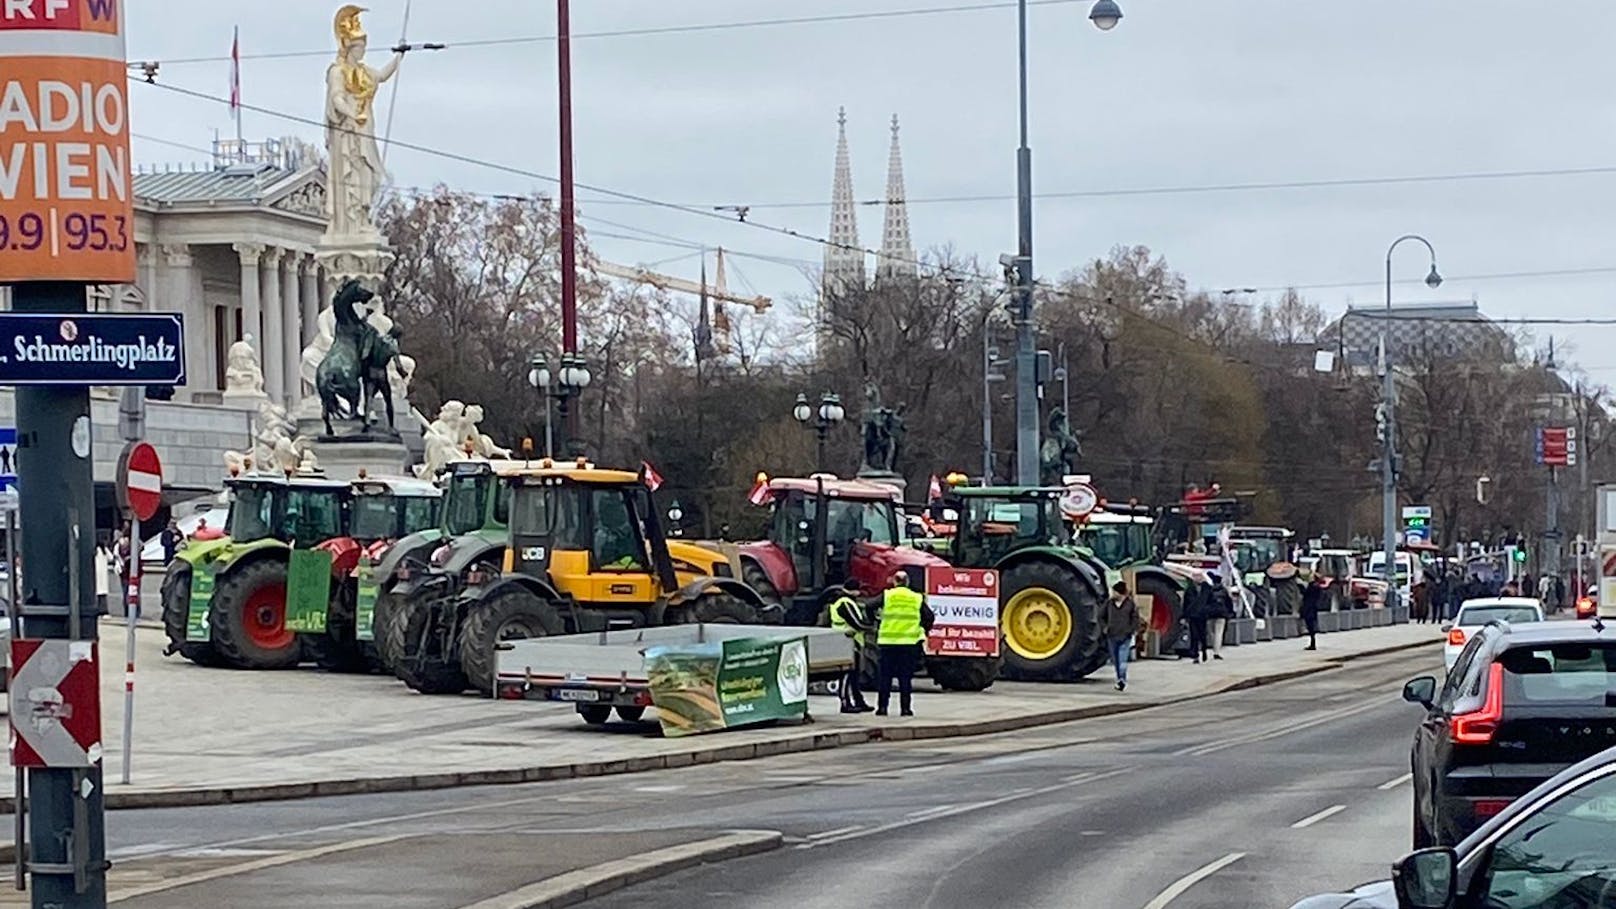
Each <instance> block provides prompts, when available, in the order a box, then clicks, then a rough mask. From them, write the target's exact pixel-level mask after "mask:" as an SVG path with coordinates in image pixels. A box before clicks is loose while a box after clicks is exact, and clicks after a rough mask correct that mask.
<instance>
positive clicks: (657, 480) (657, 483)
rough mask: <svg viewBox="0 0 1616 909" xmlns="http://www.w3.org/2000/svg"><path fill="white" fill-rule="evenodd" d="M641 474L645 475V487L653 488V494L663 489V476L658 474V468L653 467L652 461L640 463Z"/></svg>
mask: <svg viewBox="0 0 1616 909" xmlns="http://www.w3.org/2000/svg"><path fill="white" fill-rule="evenodd" d="M640 472H641V473H643V474H644V475H645V485H647V486H649V487H651V491H652V492H656V491H657V490H658V489H660V488H661V487H662V474H660V473H657V472H656V468H655V467H652V466H651V462H650V461H641V462H640Z"/></svg>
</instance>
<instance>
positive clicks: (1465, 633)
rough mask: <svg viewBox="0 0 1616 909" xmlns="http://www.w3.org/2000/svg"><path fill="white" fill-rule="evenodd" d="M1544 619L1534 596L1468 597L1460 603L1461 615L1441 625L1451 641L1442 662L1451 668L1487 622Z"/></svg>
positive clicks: (1443, 654) (1443, 652)
mask: <svg viewBox="0 0 1616 909" xmlns="http://www.w3.org/2000/svg"><path fill="white" fill-rule="evenodd" d="M1541 621H1543V604H1542V603H1541V602H1539V601H1538V600H1537V599H1536V598H1535V597H1481V598H1478V599H1474V600H1465V601H1464V602H1463V603H1460V604H1459V614H1458V615H1456V616H1454V617H1453V621H1452V622H1449V623H1447V624H1445V625H1443V626H1442V630H1443V631H1445V632H1447V634H1448V640H1447V642H1446V643H1445V644H1444V645H1443V647H1442V665H1443V666H1444V667H1445V668H1447V669H1452V668H1453V664H1454V662H1455V661H1457V660H1458V659H1459V653H1460V652H1461V651H1463V650H1464V648H1465V644H1468V643H1469V642H1470V635H1471V634H1472V633H1474V632H1475V630H1476V629H1477V628H1480V627H1481V626H1483V625H1485V624H1487V623H1488V622H1509V623H1510V624H1512V625H1513V624H1518V623H1521V622H1541Z"/></svg>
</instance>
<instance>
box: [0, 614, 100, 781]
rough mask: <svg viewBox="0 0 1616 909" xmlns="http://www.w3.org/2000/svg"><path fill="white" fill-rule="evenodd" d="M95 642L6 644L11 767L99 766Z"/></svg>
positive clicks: (97, 672)
mask: <svg viewBox="0 0 1616 909" xmlns="http://www.w3.org/2000/svg"><path fill="white" fill-rule="evenodd" d="M99 666H100V660H99V650H98V648H97V647H96V643H95V642H94V641H56V640H51V641H39V640H29V639H23V638H18V639H16V640H13V641H12V642H11V681H10V686H9V690H10V694H11V764H12V766H13V767H94V766H95V765H97V764H99V763H101V679H100V671H99Z"/></svg>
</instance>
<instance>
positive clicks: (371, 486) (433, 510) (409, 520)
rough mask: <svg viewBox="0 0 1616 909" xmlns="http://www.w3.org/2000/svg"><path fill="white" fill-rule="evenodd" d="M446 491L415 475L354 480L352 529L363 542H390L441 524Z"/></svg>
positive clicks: (351, 531) (354, 534)
mask: <svg viewBox="0 0 1616 909" xmlns="http://www.w3.org/2000/svg"><path fill="white" fill-rule="evenodd" d="M442 498H443V491H442V490H440V489H439V488H438V487H437V485H436V484H434V483H430V482H427V481H426V480H417V479H415V478H413V477H360V478H359V479H357V480H355V481H354V482H353V502H352V504H351V506H350V507H351V519H350V532H349V536H352V537H353V538H354V539H355V540H358V541H359V542H361V543H367V544H368V543H375V542H383V541H386V542H391V541H393V540H398V539H401V538H403V537H406V536H409V535H410V534H412V533H416V532H418V531H421V530H426V529H427V528H430V527H436V526H437V525H438V508H439V505H440V504H441V502H442Z"/></svg>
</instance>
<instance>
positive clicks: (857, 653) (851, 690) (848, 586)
mask: <svg viewBox="0 0 1616 909" xmlns="http://www.w3.org/2000/svg"><path fill="white" fill-rule="evenodd" d="M829 611H830V627H831V628H832V629H834V630H836V631H840V632H841V633H842V634H844V635H846V636H847V639H848V640H850V641H852V642H853V665H852V666H851V667H849V668H848V670H847V674H846V675H844V676H843V677H842V681H841V685H840V688H841V691H840V694H841V696H842V712H843V713H864V712H866V711H869V710H872V709H874V708H872V707H871V706H870V705H869V704H866V703H864V692H862V691H860V690H859V667H860V666H863V665H864V647H865V642H866V637H867V635H868V633H869V632H871V631H873V630H875V623H874V622H873V621H871V618H870V611H869V610H868V609H866V608H865V606H864V603H863V602H862V601H860V600H859V582H858V581H857V579H855V578H848V579H847V581H846V582H845V583H844V584H842V593H841V595H840V596H838V597H837V598H836V599H835V600H832V601H831V604H830V610H829Z"/></svg>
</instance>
